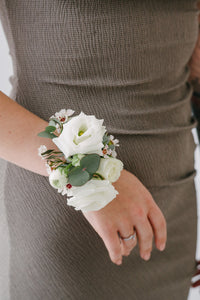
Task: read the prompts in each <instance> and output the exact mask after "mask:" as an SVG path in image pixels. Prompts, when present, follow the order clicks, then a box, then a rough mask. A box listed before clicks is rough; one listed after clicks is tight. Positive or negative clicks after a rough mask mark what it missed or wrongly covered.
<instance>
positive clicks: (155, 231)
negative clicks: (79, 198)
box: [83, 169, 167, 264]
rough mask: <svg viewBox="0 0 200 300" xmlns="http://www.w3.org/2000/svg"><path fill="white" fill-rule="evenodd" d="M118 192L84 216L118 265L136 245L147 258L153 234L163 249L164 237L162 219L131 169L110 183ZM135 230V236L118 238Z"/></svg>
mask: <svg viewBox="0 0 200 300" xmlns="http://www.w3.org/2000/svg"><path fill="white" fill-rule="evenodd" d="M112 184H113V186H114V187H115V188H116V190H117V191H118V192H119V194H118V195H117V196H116V198H115V199H113V200H112V201H111V202H110V203H108V204H107V205H106V206H105V207H103V208H102V209H100V210H98V211H89V212H84V213H83V214H84V216H85V217H86V219H87V220H88V222H89V223H90V224H91V225H92V226H93V228H94V229H95V230H96V232H97V233H98V234H99V235H100V237H101V238H102V239H103V241H104V244H105V246H106V248H107V250H108V252H109V256H110V259H111V260H112V261H113V262H114V263H116V264H120V263H121V262H122V255H126V256H127V255H129V254H130V252H131V250H132V249H133V248H134V247H135V246H136V244H137V238H138V240H139V241H138V242H139V248H140V256H141V257H142V258H143V259H145V260H148V259H149V258H150V255H151V251H152V242H153V236H155V243H156V247H157V248H158V249H159V250H163V249H164V247H165V244H166V239H167V226H166V221H165V218H164V216H163V214H162V212H161V210H160V208H159V207H158V206H157V204H156V203H155V201H154V200H153V198H152V196H151V194H150V192H149V191H148V190H147V189H146V188H145V186H144V185H143V184H142V183H141V182H140V181H139V180H138V179H137V177H136V176H134V175H133V174H132V173H131V172H129V171H127V170H125V169H123V170H122V171H121V175H120V177H119V179H118V180H117V181H116V182H114V183H112ZM133 227H135V230H136V235H137V238H136V239H135V240H133V239H131V240H129V241H124V240H121V239H120V238H119V236H118V232H119V234H120V236H122V237H128V236H129V235H131V234H132V233H133V231H134V228H133ZM120 240H121V243H120Z"/></svg>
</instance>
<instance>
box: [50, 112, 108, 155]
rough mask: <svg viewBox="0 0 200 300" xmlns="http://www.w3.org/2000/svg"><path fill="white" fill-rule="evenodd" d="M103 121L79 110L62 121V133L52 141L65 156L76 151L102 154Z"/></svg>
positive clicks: (104, 130)
mask: <svg viewBox="0 0 200 300" xmlns="http://www.w3.org/2000/svg"><path fill="white" fill-rule="evenodd" d="M103 121H104V120H103V119H101V120H99V119H96V118H95V116H93V115H91V116H88V115H85V114H84V113H83V112H81V113H80V114H79V115H78V116H76V117H73V118H71V119H70V120H69V121H68V122H67V123H64V124H63V131H62V133H61V134H60V135H59V137H56V138H53V139H52V141H53V142H54V143H55V144H56V146H57V147H58V148H59V149H60V150H61V151H62V152H63V153H64V155H65V157H66V158H67V157H69V156H71V155H73V154H76V153H82V154H87V153H88V154H89V153H97V154H99V155H102V151H101V149H102V148H103V146H104V145H103V143H102V140H103V136H104V133H105V132H106V128H105V126H102V123H103ZM79 134H80V136H79Z"/></svg>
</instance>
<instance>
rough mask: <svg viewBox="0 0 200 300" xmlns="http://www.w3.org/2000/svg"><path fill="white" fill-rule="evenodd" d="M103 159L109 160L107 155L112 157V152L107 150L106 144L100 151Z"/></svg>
mask: <svg viewBox="0 0 200 300" xmlns="http://www.w3.org/2000/svg"><path fill="white" fill-rule="evenodd" d="M102 155H103V157H104V158H109V156H108V155H112V150H111V149H110V148H109V146H108V145H107V144H106V145H105V147H104V148H103V149H102V154H101V156H102Z"/></svg>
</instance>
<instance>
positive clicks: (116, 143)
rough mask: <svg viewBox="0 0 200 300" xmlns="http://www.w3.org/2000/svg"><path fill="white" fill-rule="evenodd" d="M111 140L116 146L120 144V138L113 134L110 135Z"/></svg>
mask: <svg viewBox="0 0 200 300" xmlns="http://www.w3.org/2000/svg"><path fill="white" fill-rule="evenodd" d="M110 140H111V142H112V143H113V144H114V145H115V146H119V144H118V143H119V140H118V139H114V136H113V135H112V134H111V135H110Z"/></svg>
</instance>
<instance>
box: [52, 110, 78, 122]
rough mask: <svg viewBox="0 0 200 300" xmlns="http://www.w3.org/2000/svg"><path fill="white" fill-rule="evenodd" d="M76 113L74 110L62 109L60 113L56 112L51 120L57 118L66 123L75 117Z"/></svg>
mask: <svg viewBox="0 0 200 300" xmlns="http://www.w3.org/2000/svg"><path fill="white" fill-rule="evenodd" d="M74 112H75V111H74V110H72V109H61V110H60V111H59V112H56V113H55V115H53V116H51V118H56V119H58V120H59V121H61V122H62V123H64V122H67V121H68V117H69V116H71V115H73V113H74ZM51 118H50V119H51Z"/></svg>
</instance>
